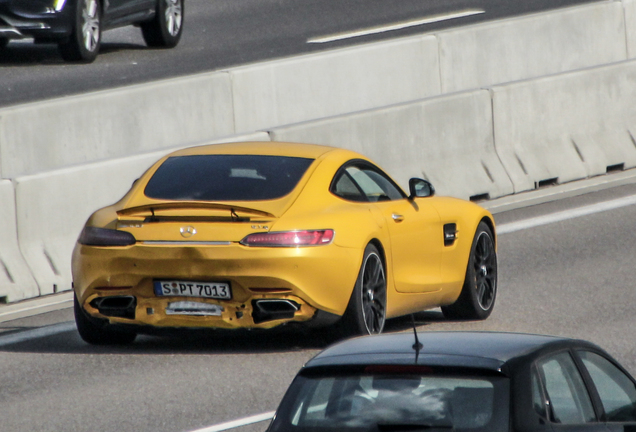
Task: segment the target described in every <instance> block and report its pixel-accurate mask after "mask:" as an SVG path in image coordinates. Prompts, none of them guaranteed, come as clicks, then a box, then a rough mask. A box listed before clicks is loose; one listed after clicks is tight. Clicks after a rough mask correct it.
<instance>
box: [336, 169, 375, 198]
mask: <svg viewBox="0 0 636 432" xmlns="http://www.w3.org/2000/svg"><path fill="white" fill-rule="evenodd" d="M331 191H332V192H333V193H334V194H336V195H338V196H339V197H340V198H344V199H346V200H350V201H366V200H367V197H365V196H364V195H363V194H362V192H361V191H360V189H359V188H358V187H357V186H356V185H355V183H354V182H353V180H351V177H349V175H348V174H347V173H346V172H343V173H341V174H340V177H339V178H338V179H337V180H336V182H335V184H334V185H333V186H332V188H331Z"/></svg>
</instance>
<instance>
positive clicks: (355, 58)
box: [229, 36, 440, 133]
mask: <svg viewBox="0 0 636 432" xmlns="http://www.w3.org/2000/svg"><path fill="white" fill-rule="evenodd" d="M437 49H438V48H437V40H436V38H435V37H434V36H423V37H422V36H418V37H414V38H402V39H399V40H393V41H389V42H380V43H374V44H368V45H363V46H356V47H352V48H345V49H339V50H334V51H327V52H324V53H320V54H312V55H305V56H300V57H294V58H290V59H286V60H279V61H272V62H267V63H262V64H260V65H251V66H247V67H243V68H236V69H231V70H230V71H229V73H230V74H231V76H232V86H233V94H234V110H235V111H234V112H235V122H236V130H237V132H239V133H241V132H246V131H253V130H259V129H263V128H268V127H272V126H279V125H284V124H290V123H297V122H301V121H306V120H312V119H317V118H322V117H329V116H334V115H339V114H345V113H350V112H354V111H359V110H362V109H368V108H374V107H381V106H386V105H391V104H393V103H397V102H404V101H409V100H416V99H422V98H425V97H429V96H434V95H438V94H440V78H439V63H438V52H437Z"/></svg>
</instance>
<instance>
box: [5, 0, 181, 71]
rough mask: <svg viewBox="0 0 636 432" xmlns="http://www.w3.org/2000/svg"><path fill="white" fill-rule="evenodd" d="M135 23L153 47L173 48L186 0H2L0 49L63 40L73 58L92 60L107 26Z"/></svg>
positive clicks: (64, 48) (61, 45)
mask: <svg viewBox="0 0 636 432" xmlns="http://www.w3.org/2000/svg"><path fill="white" fill-rule="evenodd" d="M131 24H133V25H138V26H140V27H141V31H142V34H143V37H144V40H145V41H146V43H147V44H148V46H151V47H165V48H172V47H174V46H176V45H177V43H178V42H179V39H180V38H181V32H182V30H183V0H0V49H2V48H4V47H5V46H6V45H7V44H8V43H9V40H11V39H22V38H33V39H34V41H35V42H36V43H57V44H58V46H59V49H60V53H61V55H62V57H63V58H64V59H65V60H67V61H80V62H86V63H89V62H92V61H93V60H95V58H96V57H97V53H98V52H99V46H100V42H101V33H102V31H103V30H108V29H111V28H115V27H122V26H126V25H131Z"/></svg>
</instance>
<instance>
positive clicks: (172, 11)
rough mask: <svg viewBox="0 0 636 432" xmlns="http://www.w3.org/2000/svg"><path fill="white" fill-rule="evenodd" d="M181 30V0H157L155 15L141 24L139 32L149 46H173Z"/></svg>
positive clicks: (176, 42)
mask: <svg viewBox="0 0 636 432" xmlns="http://www.w3.org/2000/svg"><path fill="white" fill-rule="evenodd" d="M182 32H183V0H157V12H156V13H155V17H154V18H153V19H152V20H150V21H148V22H145V23H142V24H141V34H142V35H143V37H144V41H146V45H148V46H149V47H157V48H173V47H175V46H177V44H178V43H179V39H181V33H182Z"/></svg>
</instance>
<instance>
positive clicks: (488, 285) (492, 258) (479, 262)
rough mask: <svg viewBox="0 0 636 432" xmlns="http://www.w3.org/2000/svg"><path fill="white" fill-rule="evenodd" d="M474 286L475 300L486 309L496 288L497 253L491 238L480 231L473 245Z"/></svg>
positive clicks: (491, 301)
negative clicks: (475, 291)
mask: <svg viewBox="0 0 636 432" xmlns="http://www.w3.org/2000/svg"><path fill="white" fill-rule="evenodd" d="M473 265H474V270H475V282H476V283H475V288H476V290H477V302H478V303H479V307H481V308H482V309H483V310H488V309H490V307H491V306H492V303H493V302H494V301H495V294H496V290H497V254H496V253H495V247H494V244H493V241H492V238H490V236H489V235H488V233H486V232H482V233H480V235H479V238H478V239H477V245H476V247H475V260H474V263H473Z"/></svg>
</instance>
